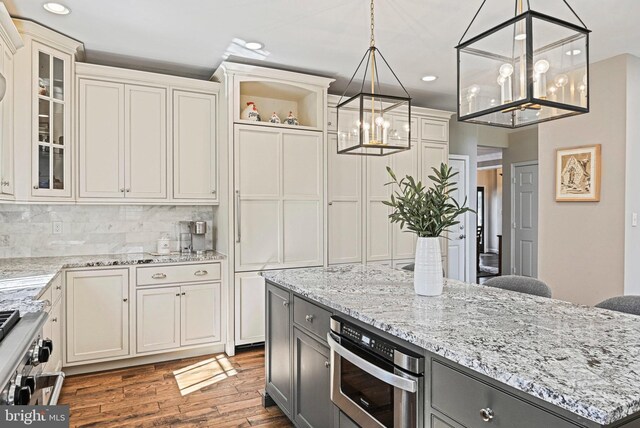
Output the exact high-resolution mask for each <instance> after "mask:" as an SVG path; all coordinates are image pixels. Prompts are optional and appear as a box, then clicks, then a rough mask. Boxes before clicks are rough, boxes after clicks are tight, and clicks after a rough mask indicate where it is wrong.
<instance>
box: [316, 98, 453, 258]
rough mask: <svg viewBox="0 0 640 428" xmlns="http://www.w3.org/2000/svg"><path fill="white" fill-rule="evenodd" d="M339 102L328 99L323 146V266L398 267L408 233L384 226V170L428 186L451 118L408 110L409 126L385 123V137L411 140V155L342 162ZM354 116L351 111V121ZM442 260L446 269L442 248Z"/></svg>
mask: <svg viewBox="0 0 640 428" xmlns="http://www.w3.org/2000/svg"><path fill="white" fill-rule="evenodd" d="M338 101H339V97H336V96H331V95H330V96H329V103H328V105H329V108H328V138H327V140H328V144H327V158H328V162H327V170H328V174H327V182H328V183H327V188H328V197H327V206H328V212H327V227H328V232H327V233H328V246H327V261H328V264H329V265H334V264H341V263H381V264H386V265H390V266H396V267H397V266H402V265H404V264H408V263H411V262H412V261H413V258H414V254H415V244H416V238H415V235H414V234H413V233H409V232H405V231H403V230H401V229H400V226H399V225H398V224H391V223H390V222H389V214H390V213H391V210H390V208H389V207H388V206H386V205H384V203H383V201H387V200H389V199H390V197H391V192H392V191H393V187H392V186H390V185H386V183H388V182H389V181H390V179H391V178H390V176H389V174H388V173H387V167H389V168H391V169H392V170H393V171H394V172H395V174H396V176H397V177H398V178H399V179H400V178H401V177H405V176H406V175H411V176H413V177H415V178H417V179H419V180H422V182H423V183H424V184H425V185H426V186H429V185H430V183H431V180H429V178H428V176H429V175H431V174H432V173H433V171H432V169H431V168H432V167H439V166H440V163H442V162H445V163H447V162H448V157H449V120H450V119H451V116H452V113H450V112H445V111H440V110H433V109H427V108H420V107H412V109H411V123H406V119H404V118H403V117H399V116H392V117H391V131H392V132H393V134H395V135H398V136H399V137H400V138H406V136H407V133H410V135H411V149H410V150H407V151H403V152H399V153H395V154H392V155H389V156H382V157H377V156H347V155H340V154H338V153H337V132H338V128H337V117H336V107H335V106H336V105H337V104H338ZM356 115H357V112H356V111H354V117H355V116H356ZM441 248H442V255H443V262H444V266H447V263H446V261H447V243H446V240H444V239H443V242H442V245H441Z"/></svg>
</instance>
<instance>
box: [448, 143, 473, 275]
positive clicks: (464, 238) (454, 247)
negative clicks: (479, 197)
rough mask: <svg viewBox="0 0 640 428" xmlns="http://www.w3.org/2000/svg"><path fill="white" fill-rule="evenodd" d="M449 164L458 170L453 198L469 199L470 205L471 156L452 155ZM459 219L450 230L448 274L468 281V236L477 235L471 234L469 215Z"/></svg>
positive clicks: (462, 200) (459, 199)
mask: <svg viewBox="0 0 640 428" xmlns="http://www.w3.org/2000/svg"><path fill="white" fill-rule="evenodd" d="M449 166H450V167H451V168H453V172H457V173H458V175H457V176H455V177H454V180H455V181H456V186H455V189H456V190H455V191H454V192H453V193H452V196H453V198H454V199H455V200H456V201H457V202H458V203H459V204H460V205H462V204H463V203H464V201H465V198H466V199H467V206H468V205H469V201H468V196H469V189H468V188H469V184H468V173H469V172H468V168H469V158H468V157H465V156H455V155H452V156H450V157H449ZM458 221H459V222H460V223H459V224H457V225H454V226H452V227H451V229H450V230H449V241H448V248H447V254H448V257H447V258H448V270H447V276H448V277H449V278H451V279H457V280H460V281H468V280H469V277H468V275H469V257H468V251H467V250H468V248H467V246H468V245H469V239H468V237H475V234H473V233H472V234H471V236H469V231H468V225H469V215H468V214H465V215H461V216H460V217H458Z"/></svg>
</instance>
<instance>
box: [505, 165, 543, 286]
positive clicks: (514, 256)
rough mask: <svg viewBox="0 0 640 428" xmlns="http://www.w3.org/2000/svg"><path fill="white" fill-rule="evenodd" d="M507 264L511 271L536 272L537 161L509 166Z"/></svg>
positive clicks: (533, 273) (518, 273)
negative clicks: (509, 202)
mask: <svg viewBox="0 0 640 428" xmlns="http://www.w3.org/2000/svg"><path fill="white" fill-rule="evenodd" d="M511 177H512V184H511V190H512V191H511V195H512V202H511V203H512V205H511V228H512V229H511V230H512V234H511V235H512V238H511V266H512V270H513V272H512V273H514V274H516V275H521V276H529V277H532V278H535V277H537V275H538V164H537V163H535V164H532V163H529V164H519V165H513V166H512V170H511Z"/></svg>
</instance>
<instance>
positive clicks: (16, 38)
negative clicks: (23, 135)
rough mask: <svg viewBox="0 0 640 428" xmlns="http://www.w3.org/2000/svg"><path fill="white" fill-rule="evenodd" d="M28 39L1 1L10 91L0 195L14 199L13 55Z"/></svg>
mask: <svg viewBox="0 0 640 428" xmlns="http://www.w3.org/2000/svg"><path fill="white" fill-rule="evenodd" d="M23 45H24V43H23V42H22V39H21V37H20V34H19V33H18V30H17V29H16V27H15V26H14V25H13V23H12V22H11V18H10V16H9V13H8V12H7V10H6V8H5V6H4V5H3V4H2V3H0V74H2V76H3V77H4V79H5V82H6V91H5V94H4V98H3V99H2V100H0V199H13V194H14V186H15V184H14V183H15V180H14V167H13V165H14V154H13V99H14V97H13V83H14V79H13V56H14V54H15V53H16V51H17V50H18V49H20V48H22V46H23Z"/></svg>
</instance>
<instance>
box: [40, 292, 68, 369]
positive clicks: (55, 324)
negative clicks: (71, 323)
mask: <svg viewBox="0 0 640 428" xmlns="http://www.w3.org/2000/svg"><path fill="white" fill-rule="evenodd" d="M42 338H43V339H51V341H52V342H53V350H52V351H51V355H49V361H47V364H46V365H45V368H44V370H43V371H45V372H56V371H59V370H60V369H61V368H62V343H63V341H62V299H58V300H57V301H56V302H54V303H53V306H52V307H51V310H50V311H49V316H48V317H47V320H46V321H45V323H44V325H43V326H42Z"/></svg>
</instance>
